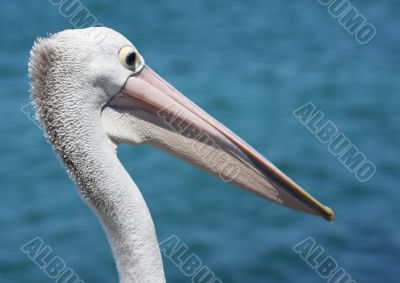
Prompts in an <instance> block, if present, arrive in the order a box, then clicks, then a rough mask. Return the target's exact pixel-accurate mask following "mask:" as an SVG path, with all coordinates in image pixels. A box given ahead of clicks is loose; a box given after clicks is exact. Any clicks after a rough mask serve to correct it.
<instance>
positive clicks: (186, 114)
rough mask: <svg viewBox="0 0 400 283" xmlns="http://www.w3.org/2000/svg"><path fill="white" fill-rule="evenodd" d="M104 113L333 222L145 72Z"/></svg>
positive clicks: (226, 177) (226, 176) (225, 175)
mask: <svg viewBox="0 0 400 283" xmlns="http://www.w3.org/2000/svg"><path fill="white" fill-rule="evenodd" d="M108 107H111V108H113V109H114V110H116V111H119V112H124V113H129V114H130V115H133V116H135V117H136V118H137V119H141V120H143V121H146V125H149V126H147V129H146V131H145V132H146V134H144V136H145V139H146V142H147V143H149V144H152V145H154V146H157V147H159V148H161V149H162V150H164V151H166V152H168V153H170V154H172V155H175V156H177V157H178V158H181V159H184V160H186V161H187V162H189V163H191V164H192V165H194V166H196V167H199V168H201V169H203V170H205V171H207V172H209V173H212V174H214V175H216V176H218V177H219V178H221V179H222V180H223V181H225V182H230V183H232V184H235V185H237V186H239V187H242V188H244V189H246V190H248V191H250V192H252V193H254V194H257V195H259V196H261V197H264V198H266V199H269V200H271V201H273V202H275V203H278V204H280V205H282V206H285V207H289V208H292V209H296V210H300V211H304V212H307V213H311V214H314V215H318V216H321V217H323V218H324V219H327V220H329V221H332V220H333V218H334V213H333V211H332V210H331V209H330V208H329V207H326V206H324V205H322V204H321V203H320V202H318V201H317V200H316V199H315V198H313V197H312V196H311V195H310V194H308V193H307V192H306V191H304V190H303V189H302V188H300V187H299V186H298V185H297V184H296V183H295V182H293V181H292V180H291V179H290V178H289V177H287V176H286V175H285V174H284V173H282V172H281V171H280V170H279V169H278V168H276V167H275V166H274V165H273V164H272V163H271V162H269V161H268V160H267V159H265V158H264V157H263V156H262V155H261V154H259V153H258V152H257V151H256V150H254V149H253V148H252V147H250V146H249V145H248V144H247V143H245V142H244V141H243V140H241V139H240V138H239V137H238V136H237V135H235V134H234V133H233V132H232V131H230V130H229V129H228V128H226V127H225V126H223V125H222V124H221V123H219V122H218V121H217V120H215V119H214V118H212V117H211V116H210V115H208V114H207V113H206V112H204V111H203V110H202V109H201V108H200V107H198V106H197V105H196V104H194V103H193V102H191V101H190V100H189V99H187V98H186V97H185V96H184V95H182V94H181V93H180V92H179V91H177V90H176V89H175V88H174V87H172V86H171V85H170V84H168V83H167V82H166V81H165V80H163V79H162V78H161V77H160V76H158V75H157V74H156V73H155V72H154V71H153V70H151V69H150V68H149V67H147V66H145V67H144V68H143V70H142V71H141V72H139V73H138V74H136V75H134V76H131V77H130V78H129V79H128V80H127V82H126V84H125V86H124V87H123V89H122V90H121V93H120V94H118V95H117V96H116V97H114V98H113V99H112V100H111V101H110V102H109V103H108Z"/></svg>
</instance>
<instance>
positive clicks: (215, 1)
mask: <svg viewBox="0 0 400 283" xmlns="http://www.w3.org/2000/svg"><path fill="white" fill-rule="evenodd" d="M82 3H83V5H85V6H86V7H87V8H88V9H89V10H90V11H91V12H92V13H93V14H94V15H96V17H97V18H98V19H99V21H100V22H101V23H103V24H105V25H107V26H110V27H112V28H114V29H116V30H118V31H120V32H121V33H123V34H124V35H125V36H126V37H127V38H129V39H131V40H132V41H133V42H134V43H135V45H136V46H137V47H138V48H139V49H140V50H141V52H142V54H143V55H144V57H145V59H146V62H147V63H148V64H149V65H150V66H151V67H152V68H153V69H155V70H156V71H157V72H159V73H160V74H161V75H162V76H163V77H164V78H166V79H167V80H168V81H170V82H171V83H172V84H173V85H175V86H176V87H177V88H179V89H180V90H181V91H182V92H184V93H185V94H186V95H187V96H188V97H190V98H191V99H192V100H194V101H195V102H196V103H198V104H199V105H201V106H202V107H203V108H204V109H206V110H207V111H208V112H209V113H211V114H212V115H213V116H215V117H216V118H218V119H219V120H220V121H222V122H223V123H224V124H226V125H228V126H229V127H230V128H231V129H232V130H234V131H235V132H237V133H238V134H239V135H240V136H242V137H243V138H244V139H245V140H247V141H248V142H249V143H250V144H251V145H253V146H254V147H255V148H256V149H257V150H259V151H260V152H261V153H263V154H264V155H265V156H267V157H268V158H269V160H271V161H272V162H274V163H275V164H276V165H277V166H278V167H279V168H281V169H282V170H283V171H284V172H285V173H287V174H288V175H289V176H290V177H292V178H293V179H294V180H296V181H297V182H298V183H299V184H300V185H302V186H303V187H304V188H306V189H307V190H308V191H309V192H310V193H312V194H313V195H315V196H316V197H318V199H320V200H321V201H322V202H323V203H325V204H327V205H329V206H331V207H333V208H334V209H335V212H336V214H337V218H336V220H335V221H334V223H333V224H329V223H327V222H324V221H322V220H321V219H319V218H316V217H312V216H309V215H305V214H300V213H295V212H293V211H290V210H288V209H284V208H281V207H278V206H276V205H274V204H272V203H268V202H266V201H264V200H261V199H259V198H257V197H255V196H253V195H250V194H248V193H246V192H244V191H242V190H239V189H236V188H233V187H231V186H230V185H229V184H225V183H223V182H221V181H220V180H218V179H216V178H214V177H211V176H209V175H207V174H205V173H203V172H201V171H198V170H197V169H194V168H192V167H190V166H188V165H186V164H185V163H183V162H181V161H177V160H175V158H173V157H170V156H167V155H165V154H164V153H161V152H160V151H158V150H156V149H153V148H150V147H147V146H142V147H137V148H131V147H128V146H123V147H121V149H120V152H119V155H120V157H121V159H122V161H123V164H124V165H125V166H126V168H127V170H128V171H129V172H130V174H131V175H132V176H133V178H134V179H135V181H136V183H137V184H138V186H139V187H140V188H141V190H142V192H143V194H144V196H145V199H146V201H147V203H148V205H149V207H150V210H151V213H152V216H153V218H154V221H155V225H156V228H157V233H158V238H159V240H160V241H161V240H163V239H166V238H168V237H170V236H171V235H177V236H178V237H179V238H180V240H181V241H182V243H185V244H186V245H187V246H188V247H189V249H190V252H192V253H195V254H197V255H198V256H199V258H201V260H202V262H203V263H204V264H205V265H207V266H208V267H209V268H210V269H211V270H212V271H213V272H214V273H215V274H216V275H217V276H218V277H219V278H221V280H222V281H223V282H232V283H236V282H246V283H247V282H251V283H261V282H326V279H322V278H320V277H319V276H318V275H317V274H316V272H314V271H313V270H312V268H311V267H310V266H309V265H308V264H307V263H306V262H305V261H303V260H302V259H301V258H300V257H299V256H298V255H297V254H296V253H294V252H293V250H292V247H293V245H295V244H297V243H298V242H300V241H302V240H304V239H306V238H307V237H312V238H313V239H315V241H316V242H317V243H318V244H319V245H321V246H322V247H323V248H324V249H325V251H326V254H328V255H331V256H332V257H334V258H335V260H336V261H337V262H338V264H339V265H340V266H341V267H343V268H344V269H345V270H346V271H347V272H348V273H349V274H350V275H351V276H352V278H354V280H356V281H357V282H385V283H389V282H399V278H400V269H399V265H400V227H399V218H400V206H399V201H400V189H399V181H400V178H399V177H400V176H399V172H400V164H399V157H400V150H399V146H400V131H399V122H400V111H399V109H400V83H399V78H400V33H399V30H400V29H399V28H400V25H399V24H400V20H399V13H400V3H399V2H398V1H395V0H392V1H372V0H370V1H361V0H357V1H356V0H354V1H352V3H353V5H354V6H355V7H356V8H357V9H358V10H359V11H360V12H361V13H362V14H363V15H364V16H365V17H366V18H367V19H368V21H369V22H371V23H373V24H374V25H375V27H376V30H377V34H376V37H375V38H374V39H373V40H372V41H371V42H370V43H369V44H367V45H364V46H362V45H359V44H358V43H357V42H356V40H355V39H354V37H353V36H351V35H349V34H348V33H347V31H346V30H344V29H343V28H342V27H341V26H340V24H339V23H338V22H337V20H335V19H333V18H332V17H331V16H330V15H329V14H328V12H327V10H326V8H325V7H323V6H321V5H320V4H319V2H318V1H316V0H314V1H305V0H299V1H289V0H282V1H267V0H255V1H238V0H230V1H227V0H204V1H177V0H168V1H161V0H146V1H144V0H136V1H118V3H117V1H106V0H103V1H94V0H93V1H88V0H84V1H82ZM0 23H1V27H2V28H1V29H0V92H1V96H0V97H1V104H0V105H1V106H0V107H1V112H0V113H1V119H0V129H1V137H2V139H1V146H0V156H1V159H0V160H1V161H0V184H1V188H0V227H1V232H0V282H15V283H25V282H30V283H34V282H40V283H43V282H54V279H50V278H48V277H47V276H46V275H45V274H44V273H43V272H42V271H41V270H40V269H39V268H38V267H37V266H36V265H35V263H34V262H32V261H30V260H29V259H28V257H27V256H26V255H25V254H24V253H22V252H21V251H20V246H21V245H23V244H24V243H26V242H28V241H30V240H31V239H34V238H35V237H40V238H42V239H43V240H44V241H45V242H46V244H47V245H49V246H51V248H52V249H53V250H54V253H55V254H58V255H60V256H61V257H62V258H63V259H64V260H65V262H66V263H67V265H68V266H69V267H71V268H72V269H73V270H74V271H75V272H76V273H77V274H79V276H80V277H81V278H82V279H83V280H84V281H85V282H97V283H102V282H116V281H117V278H118V277H117V273H116V270H115V265H114V261H113V258H112V255H111V252H110V249H109V246H108V243H107V240H106V238H105V235H104V233H103V231H102V228H101V226H100V224H99V223H98V221H97V219H96V217H95V216H94V215H93V214H92V212H91V210H90V209H89V208H88V207H87V206H86V205H85V204H84V203H83V202H82V201H81V199H80V197H79V195H78V193H77V190H76V189H75V187H74V185H73V183H72V182H71V181H70V180H69V178H68V177H67V175H66V173H65V171H64V169H63V167H62V166H61V165H60V163H59V162H58V160H57V158H56V157H55V154H54V153H53V152H52V150H51V148H50V146H49V145H48V144H47V143H46V141H45V139H44V137H43V134H42V131H41V130H40V129H39V128H38V127H37V126H36V125H35V124H34V123H33V122H32V121H31V120H30V119H29V118H28V117H27V116H26V115H25V114H23V113H22V112H21V110H20V109H21V107H23V106H24V105H26V104H27V103H28V102H29V93H28V89H29V86H28V78H27V62H28V56H29V50H30V48H31V46H32V43H33V41H34V39H35V38H36V37H37V36H38V35H42V36H44V35H46V34H47V33H54V32H57V31H61V30H63V29H67V28H71V24H70V23H69V22H68V19H65V18H64V17H63V16H62V15H60V13H59V12H58V10H57V7H54V6H53V5H51V4H50V2H48V1H46V0H39V1H21V0H19V1H17V0H14V1H3V2H2V8H1V10H0ZM309 101H310V102H313V103H314V104H315V105H316V106H317V107H318V108H319V109H320V110H321V111H323V112H324V113H325V115H326V117H327V118H328V119H330V120H332V121H334V123H335V124H336V125H337V126H338V127H339V129H340V130H341V131H342V132H344V133H345V134H346V136H347V137H348V138H350V139H351V141H352V142H353V143H354V144H355V145H356V146H357V147H358V148H359V149H360V150H361V151H362V152H363V153H364V154H365V155H366V156H367V157H368V159H369V160H371V161H372V162H373V163H374V164H375V165H376V168H377V173H376V176H375V177H374V178H373V179H372V180H371V181H370V182H367V183H360V182H358V181H357V179H356V178H355V177H354V175H353V174H351V173H349V172H348V171H347V169H345V168H344V167H343V166H342V164H341V163H340V162H338V160H337V159H336V158H335V157H333V156H332V155H331V154H330V153H329V151H328V149H327V146H326V145H323V144H321V143H320V142H319V141H318V140H317V139H316V138H315V137H314V136H313V135H312V134H311V133H310V132H309V131H308V130H307V129H306V128H305V127H304V126H303V125H301V124H300V123H299V121H298V120H296V119H295V118H294V117H293V115H292V112H293V111H294V110H295V109H297V108H298V107H300V106H301V105H303V104H305V103H306V102H309ZM27 111H29V107H28V110H27ZM164 265H165V270H166V276H167V279H168V281H169V282H191V281H190V280H191V279H190V278H188V277H186V276H185V275H184V274H183V273H182V272H181V271H180V270H179V268H177V267H175V266H174V265H173V264H172V263H171V261H169V259H168V258H164Z"/></svg>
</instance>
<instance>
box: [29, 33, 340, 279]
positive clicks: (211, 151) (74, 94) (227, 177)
mask: <svg viewBox="0 0 400 283" xmlns="http://www.w3.org/2000/svg"><path fill="white" fill-rule="evenodd" d="M99 39H101V40H99ZM29 74H30V77H31V95H32V100H33V103H34V105H35V109H36V113H37V118H38V120H39V121H40V123H41V125H42V127H43V129H44V131H45V134H46V136H47V138H48V140H49V142H50V143H51V144H52V145H53V147H54V149H55V151H56V152H57V154H58V156H59V157H60V159H61V161H62V162H63V164H64V165H65V167H66V169H67V171H68V173H69V175H70V176H71V178H72V179H73V180H74V181H75V182H76V183H77V185H78V187H79V190H80V192H81V195H82V197H83V198H84V200H85V201H86V202H87V203H88V204H89V205H90V207H91V208H92V209H93V210H94V212H95V213H96V214H97V216H98V217H99V219H100V221H101V223H102V224H103V227H104V229H105V231H106V233H107V236H108V239H109V241H110V243H111V247H112V251H113V254H114V257H115V259H116V262H117V269H118V272H119V276H120V281H121V282H152V283H157V282H165V277H164V272H163V267H162V261H161V256H160V252H159V249H158V245H157V238H156V233H155V229H154V225H153V221H152V219H151V216H150V213H149V211H148V209H147V206H146V203H145V202H144V200H143V198H142V195H141V193H140V191H139V190H138V188H137V186H136V185H135V183H134V182H133V180H132V179H131V178H130V176H129V174H128V173H127V172H126V171H125V169H124V168H123V166H122V165H121V163H120V162H119V160H118V158H117V156H116V153H115V152H116V147H117V145H118V144H121V143H125V144H130V145H137V144H150V145H153V146H154V147H157V148H159V149H161V150H163V151H165V152H167V153H169V154H171V155H174V156H176V157H178V158H180V159H183V160H185V161H187V162H188V163H190V164H192V165H194V166H196V167H198V168H201V169H203V170H205V171H207V172H209V173H211V174H213V175H215V176H217V177H219V178H220V179H222V180H223V181H225V182H229V183H231V184H234V185H237V186H239V187H241V188H243V189H245V190H248V191H250V192H252V193H254V194H256V195H259V196H261V197H263V198H266V199H268V200H270V201H272V202H275V203H277V204H280V205H282V206H286V207H289V208H292V209H295V210H299V211H303V212H306V213H310V214H314V215H317V216H321V217H323V218H325V219H327V220H332V219H333V217H334V214H333V212H332V210H331V209H329V208H328V207H326V206H324V205H322V204H320V203H319V202H318V201H317V200H316V199H314V198H313V197H312V196H311V195H309V194H308V193H307V192H305V191H304V190H303V189H301V188H300V187H299V186H298V185H297V184H296V183H294V182H293V181H292V180H291V179H289V178H288V177H287V176H286V175H285V174H284V173H282V172H281V171H279V170H278V169H277V168H276V167H275V166H274V165H273V164H271V163H270V162H269V161H267V160H266V159H265V158H264V157H263V156H262V155H260V154H259V153H258V152H257V151H255V150H254V149H253V148H251V147H250V146H249V145H248V144H246V143H245V142H244V141H243V140H241V139H240V138H239V137H237V136H236V135H235V134H234V133H233V132H231V131H230V130H228V129H227V128H226V127H225V126H223V125H222V124H221V123H219V122H218V121H216V120H215V119H213V118H212V117H211V116H210V115H208V114H207V113H206V112H204V111H203V110H202V109H201V108H199V107H198V106H196V105H195V104H194V103H192V102H191V101H190V100H189V99H187V98H186V97H185V96H183V95H182V94H181V93H180V92H179V91H177V90H176V89H175V88H174V87H172V86H171V85H170V84H168V83H167V82H166V81H165V80H164V79H162V78H161V77H160V76H158V75H157V74H156V73H155V72H154V71H153V70H152V69H151V68H150V67H148V66H147V65H146V64H145V60H144V58H143V57H142V56H141V54H140V52H139V51H138V50H137V49H136V48H135V46H134V45H133V44H132V43H131V42H130V41H129V40H127V39H126V38H125V37H124V36H122V35H121V34H119V33H118V32H116V31H114V30H112V29H108V28H103V27H96V28H89V29H78V30H66V31H63V32H60V33H57V34H54V35H51V36H49V37H47V38H40V39H38V40H37V41H36V43H35V45H34V46H33V48H32V51H31V58H30V63H29ZM155 174H156V173H155ZM193 193H199V194H200V192H193Z"/></svg>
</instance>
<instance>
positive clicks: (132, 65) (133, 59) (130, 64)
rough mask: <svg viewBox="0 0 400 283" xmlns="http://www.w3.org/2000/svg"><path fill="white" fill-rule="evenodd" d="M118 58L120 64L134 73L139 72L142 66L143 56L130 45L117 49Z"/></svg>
mask: <svg viewBox="0 0 400 283" xmlns="http://www.w3.org/2000/svg"><path fill="white" fill-rule="evenodd" d="M118 58H119V61H120V63H121V65H122V66H124V67H125V68H127V69H128V70H131V71H133V72H134V73H137V72H140V71H141V70H142V69H143V67H144V60H143V57H142V56H140V54H139V52H138V51H137V50H136V49H135V48H133V47H132V46H125V47H122V48H121V49H120V50H119V53H118Z"/></svg>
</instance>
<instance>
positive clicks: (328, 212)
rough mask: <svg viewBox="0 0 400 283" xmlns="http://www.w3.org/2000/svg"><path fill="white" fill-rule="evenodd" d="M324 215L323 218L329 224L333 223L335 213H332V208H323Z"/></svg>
mask: <svg viewBox="0 0 400 283" xmlns="http://www.w3.org/2000/svg"><path fill="white" fill-rule="evenodd" d="M324 208H325V209H324V212H325V213H324V215H323V218H324V219H326V220H328V221H329V222H330V223H331V224H332V223H333V220H334V219H335V212H333V210H332V208H330V207H328V206H325V207H324Z"/></svg>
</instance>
